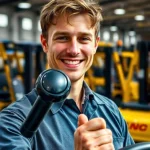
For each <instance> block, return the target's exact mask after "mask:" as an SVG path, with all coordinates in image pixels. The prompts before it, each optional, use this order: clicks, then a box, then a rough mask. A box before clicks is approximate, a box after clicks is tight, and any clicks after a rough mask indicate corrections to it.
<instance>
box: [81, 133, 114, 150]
mask: <svg viewBox="0 0 150 150" xmlns="http://www.w3.org/2000/svg"><path fill="white" fill-rule="evenodd" d="M112 139H113V138H112V136H110V135H104V136H101V137H98V138H92V139H90V140H87V141H86V142H83V143H82V144H83V145H82V146H83V148H84V149H88V148H89V149H92V150H93V149H94V148H97V147H101V146H103V145H107V144H111V143H113V140H112Z"/></svg>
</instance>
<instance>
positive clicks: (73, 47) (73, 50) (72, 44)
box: [67, 38, 80, 56]
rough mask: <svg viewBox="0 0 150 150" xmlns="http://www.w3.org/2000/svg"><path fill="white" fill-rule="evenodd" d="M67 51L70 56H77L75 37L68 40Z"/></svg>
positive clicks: (78, 49) (77, 48) (77, 46)
mask: <svg viewBox="0 0 150 150" xmlns="http://www.w3.org/2000/svg"><path fill="white" fill-rule="evenodd" d="M67 52H68V53H69V54H71V55H72V56H77V55H78V54H79V53H80V48H79V43H78V41H77V39H76V38H75V39H72V40H71V41H70V44H69V47H68V50H67Z"/></svg>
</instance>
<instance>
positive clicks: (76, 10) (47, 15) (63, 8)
mask: <svg viewBox="0 0 150 150" xmlns="http://www.w3.org/2000/svg"><path fill="white" fill-rule="evenodd" d="M83 13H87V14H88V15H89V17H90V19H91V23H92V24H91V27H94V28H95V35H96V36H97V35H98V32H99V28H100V21H102V15H101V7H100V6H99V4H98V3H97V2H94V1H93V0H50V2H49V3H47V4H46V5H45V6H44V7H43V9H42V11H41V15H40V24H41V29H42V34H43V36H44V37H45V38H47V34H48V29H49V27H50V25H52V24H55V22H54V19H56V20H57V17H58V16H60V14H61V15H62V14H64V15H65V14H67V15H68V18H67V19H68V20H69V17H70V16H72V15H78V14H83Z"/></svg>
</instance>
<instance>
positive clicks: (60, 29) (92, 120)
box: [0, 0, 134, 150]
mask: <svg viewBox="0 0 150 150" xmlns="http://www.w3.org/2000/svg"><path fill="white" fill-rule="evenodd" d="M40 19H41V28H42V35H41V43H42V47H43V50H44V52H45V53H46V55H47V59H48V64H49V67H50V68H53V69H59V70H62V71H63V72H64V73H65V74H66V75H67V76H68V77H69V78H70V80H71V91H70V94H69V96H68V97H67V99H66V100H65V102H63V103H61V104H60V103H55V104H54V105H52V107H51V108H50V111H49V112H48V114H47V115H46V117H45V118H44V120H43V121H42V123H41V124H40V126H39V128H38V130H37V133H36V134H35V135H34V136H33V137H32V138H25V137H23V136H22V135H21V133H20V127H21V125H22V123H23V121H24V120H25V119H26V117H27V115H28V113H29V111H30V110H31V108H32V105H33V103H34V101H35V100H36V97H37V94H36V92H35V89H33V91H31V93H29V94H27V95H25V96H24V97H23V98H22V99H21V100H19V101H16V102H15V103H14V104H12V105H10V106H9V107H8V108H6V109H4V110H3V111H2V112H1V114H0V117H1V118H0V132H1V134H0V149H1V150H12V149H18V150H21V149H22V150H23V149H24V150H27V149H28V150H32V149H33V150H74V149H75V150H85V149H88V150H101V149H105V150H109V149H110V150H113V149H119V148H121V147H124V146H127V145H131V144H134V141H133V140H132V138H131V136H130V134H129V132H128V129H127V125H126V123H125V121H124V119H123V118H122V116H121V114H120V112H119V110H118V108H117V106H116V105H115V104H114V103H113V102H112V101H111V100H109V99H107V98H106V97H103V96H101V95H99V94H97V93H95V92H93V91H91V89H90V88H89V87H88V86H87V84H86V83H85V82H84V75H85V73H86V71H87V70H88V69H89V68H90V66H91V65H92V62H93V57H94V54H95V53H96V49H97V46H98V41H99V37H98V32H99V26H100V24H99V23H100V21H101V20H102V17H101V9H100V7H99V5H98V4H96V3H94V2H93V0H91V1H90V0H51V1H50V2H49V3H48V4H47V5H45V6H44V8H43V10H42V11H41V18H40Z"/></svg>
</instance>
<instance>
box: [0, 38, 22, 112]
mask: <svg viewBox="0 0 150 150" xmlns="http://www.w3.org/2000/svg"><path fill="white" fill-rule="evenodd" d="M15 48H16V47H15V43H13V42H10V41H4V42H1V43H0V59H1V60H2V65H1V67H2V69H1V72H0V74H1V78H0V80H5V79H6V81H0V88H1V89H0V110H1V109H3V108H4V107H6V106H7V105H9V104H10V103H12V102H14V101H15V100H16V98H17V97H18V98H19V95H20V96H21V95H22V94H21V92H19V91H21V89H23V87H22V82H23V77H22V75H23V72H24V70H23V66H22V65H21V60H23V59H24V55H23V54H22V53H18V52H17V51H16V49H15ZM14 70H15V71H14ZM1 83H2V84H1ZM17 88H18V89H17ZM16 90H17V91H16Z"/></svg>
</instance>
